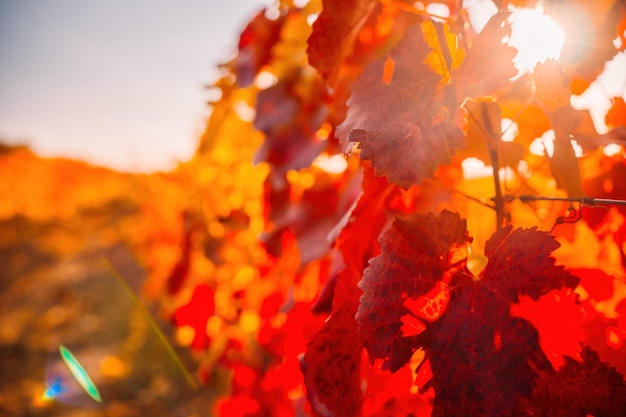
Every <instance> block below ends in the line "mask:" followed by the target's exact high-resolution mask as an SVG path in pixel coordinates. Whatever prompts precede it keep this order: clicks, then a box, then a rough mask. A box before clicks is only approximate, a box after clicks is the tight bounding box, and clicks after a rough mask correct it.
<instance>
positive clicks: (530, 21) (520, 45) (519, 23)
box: [509, 6, 565, 74]
mask: <svg viewBox="0 0 626 417" xmlns="http://www.w3.org/2000/svg"><path fill="white" fill-rule="evenodd" d="M512 10H513V12H512V13H511V17H510V18H509V20H510V22H511V28H512V30H511V37H510V39H509V44H510V45H511V46H513V47H515V48H516V49H517V56H516V57H515V59H514V60H513V63H514V64H515V67H516V68H517V69H518V70H519V72H520V74H524V73H526V72H530V71H532V70H533V69H534V68H535V65H536V64H537V63H538V62H543V61H545V60H546V59H548V58H555V59H558V58H559V55H560V54H561V49H563V43H564V41H565V35H564V33H563V29H561V27H559V25H558V24H557V23H556V22H555V21H554V20H553V19H552V18H551V17H550V16H547V15H545V14H544V13H543V7H541V6H538V7H537V8H534V9H531V8H512Z"/></svg>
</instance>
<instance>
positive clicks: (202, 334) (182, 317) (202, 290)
mask: <svg viewBox="0 0 626 417" xmlns="http://www.w3.org/2000/svg"><path fill="white" fill-rule="evenodd" d="M213 295H214V294H213V289H212V288H211V287H209V286H208V285H206V284H201V285H198V286H197V287H196V288H195V289H194V291H193V294H192V296H191V299H190V300H189V302H188V303H187V304H185V305H183V306H182V307H179V308H178V310H176V312H175V313H174V316H173V318H172V319H173V321H174V323H175V324H176V325H178V326H190V327H191V328H192V329H193V330H194V337H193V341H192V342H191V347H192V348H193V349H205V348H206V347H207V346H208V344H209V342H210V340H209V336H208V335H207V332H206V324H207V321H208V320H209V317H211V316H212V315H213V311H214V310H215V300H214V298H213Z"/></svg>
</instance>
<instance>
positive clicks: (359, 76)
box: [0, 0, 626, 417]
mask: <svg viewBox="0 0 626 417" xmlns="http://www.w3.org/2000/svg"><path fill="white" fill-rule="evenodd" d="M431 3H434V2H431V1H425V2H417V3H415V2H412V1H410V2H408V1H402V0H343V1H335V0H311V1H309V2H296V1H292V0H282V1H280V2H277V3H276V4H275V6H273V7H270V8H268V9H266V10H263V11H261V12H260V13H259V14H258V15H256V16H255V17H254V18H253V19H252V20H251V21H250V22H249V24H248V25H247V27H246V28H245V29H244V30H243V32H242V33H241V36H240V39H239V43H238V54H237V56H236V57H235V58H234V59H233V60H232V61H230V62H228V63H227V64H224V65H223V66H222V71H223V74H222V77H221V78H220V79H219V80H218V81H217V82H216V84H215V85H214V86H212V87H211V88H212V89H213V90H214V92H215V93H216V96H218V97H219V98H218V99H216V100H215V101H214V102H212V103H211V107H212V115H211V117H210V119H209V120H208V123H207V127H206V130H205V132H204V134H203V135H202V137H201V141H200V144H199V147H198V150H197V153H196V155H195V157H194V158H193V160H191V161H188V162H186V163H183V164H181V165H180V166H179V167H178V168H177V170H176V171H175V172H173V173H169V174H167V175H160V176H156V175H155V176H153V177H151V178H148V179H145V178H144V179H142V180H141V181H140V180H139V179H137V182H141V184H143V185H142V186H141V187H138V186H137V185H136V184H135V185H134V186H133V187H131V188H132V190H130V189H126V188H125V187H127V183H126V182H124V181H122V180H120V179H118V178H117V177H115V176H112V175H108V176H106V178H107V179H106V181H108V183H107V184H108V185H107V186H106V187H104V186H103V187H102V188H101V190H98V191H97V192H96V191H94V192H91V193H92V194H94V193H95V194H94V195H92V197H93V198H96V199H100V200H102V201H105V200H107V198H108V197H107V195H105V194H106V192H105V193H104V194H103V193H102V190H109V191H110V193H109V194H111V195H117V196H119V195H133V201H132V204H131V205H132V206H133V210H138V214H137V215H136V216H134V217H132V219H134V220H133V222H132V223H130V222H127V223H125V224H124V225H123V226H120V230H122V229H123V230H131V229H132V232H128V234H127V242H128V244H130V245H131V246H132V247H133V248H134V249H135V251H136V253H137V255H138V256H139V257H140V259H142V261H143V263H144V264H145V266H146V268H147V270H148V271H149V277H148V281H147V282H146V287H145V294H146V295H147V296H148V297H150V298H151V299H153V300H156V302H158V304H159V306H160V307H161V308H162V311H163V315H164V316H166V317H167V318H168V319H170V320H171V321H172V322H173V323H174V324H175V326H176V341H177V343H179V344H181V345H186V346H189V347H190V349H191V350H192V351H193V352H194V355H195V357H196V358H197V361H198V369H197V375H198V377H199V378H200V379H201V380H202V381H203V382H204V383H205V384H208V385H210V386H212V387H214V388H215V389H216V390H221V391H220V392H221V396H220V398H219V399H218V400H217V401H216V403H215V409H214V410H213V412H214V413H215V414H218V415H225V416H226V415H227V416H242V417H243V416H281V417H282V416H296V415H298V416H300V415H313V416H342V417H353V416H354V417H355V416H372V417H373V416H400V415H406V416H413V415H433V416H444V415H445V416H468V415H472V416H531V415H533V416H537V415H550V416H561V415H562V416H586V415H593V416H622V415H623V414H624V410H626V383H625V381H624V374H626V344H625V343H624V340H625V339H626V320H625V317H626V311H625V310H626V282H625V278H626V207H625V206H623V205H618V204H596V203H597V202H598V201H602V202H604V203H607V202H610V201H611V200H617V202H618V203H619V201H620V200H621V201H623V200H625V199H626V182H625V181H624V179H625V178H626V159H625V158H624V150H623V148H622V147H621V146H622V145H624V144H625V141H626V139H625V138H626V134H625V131H626V105H625V104H624V100H623V97H611V99H612V104H613V105H612V108H611V109H610V110H609V111H608V112H607V114H606V117H605V122H606V126H607V129H606V132H603V133H598V131H597V130H596V128H595V127H594V125H593V122H592V119H591V116H590V114H589V112H588V111H587V110H576V109H574V108H573V107H572V106H571V104H570V99H571V96H572V95H580V94H582V93H583V92H584V91H585V90H586V89H587V88H588V87H589V85H590V83H591V82H593V80H594V79H595V78H596V77H597V76H598V74H599V73H600V72H601V71H602V68H603V66H604V65H605V62H606V61H608V60H610V59H612V58H613V57H614V56H616V55H617V54H618V53H623V49H624V48H625V47H626V39H624V30H625V28H626V6H625V5H624V3H623V2H621V1H619V0H603V1H601V2H593V3H592V2H587V1H583V0H569V1H557V0H549V1H548V0H546V1H544V2H543V3H542V4H543V7H544V8H545V11H546V13H547V14H548V15H552V16H553V17H554V18H555V19H556V20H557V21H559V19H561V20H560V23H561V24H562V25H563V28H564V30H565V32H566V33H565V37H566V41H565V45H564V50H563V53H562V56H561V59H560V60H558V61H557V60H547V61H545V62H542V63H539V64H537V66H536V67H535V68H534V70H533V71H531V72H530V73H527V74H518V73H517V70H516V68H515V66H514V65H513V58H514V56H515V54H516V51H515V49H514V48H512V47H511V46H509V45H508V44H507V39H508V38H509V36H510V33H511V24H510V21H509V19H510V16H511V11H510V10H508V9H507V6H516V7H534V6H536V3H537V1H533V0H527V1H526V0H516V1H510V2H508V1H499V2H495V3H497V5H498V7H499V8H500V9H501V10H500V11H499V12H498V13H496V14H495V15H494V16H493V17H491V19H490V20H489V21H488V22H487V23H486V25H485V26H484V28H482V29H481V30H480V31H476V30H475V29H474V28H473V27H472V26H471V25H470V24H469V19H470V17H471V15H472V13H473V11H472V10H473V9H472V7H470V5H471V4H472V3H471V2H466V3H467V4H468V5H467V6H463V4H464V2H460V1H454V0H445V1H438V2H436V3H439V4H445V5H446V6H447V9H448V10H449V17H447V18H445V19H439V18H435V17H433V16H432V15H430V14H429V13H427V11H426V10H427V8H428V6H430V4H431ZM577 13H578V15H579V16H585V18H584V22H585V26H584V27H583V28H581V27H580V25H578V24H572V23H571V22H568V19H570V20H571V19H573V18H574V17H575V16H577ZM573 16H574V17H573ZM616 39H617V41H616ZM615 45H618V46H617V47H616V46H615ZM503 119H508V120H510V121H514V122H515V126H516V127H515V128H504V129H503V128H502V120H503ZM507 129H513V130H514V132H513V131H508V130H507ZM546 132H553V136H552V137H547V136H546V135H545V134H546ZM542 137H543V138H544V139H543V142H542V141H541V139H540V138H542ZM538 143H539V144H540V145H541V144H542V143H543V144H544V145H543V147H541V146H540V148H541V149H540V150H541V151H540V152H537V144H538ZM615 149H617V150H615ZM12 158H13V159H11V160H12V161H15V163H16V164H19V163H24V162H23V161H22V162H20V159H28V158H29V156H28V155H26V154H23V153H19V152H15V153H14V154H13V156H12ZM5 159H6V158H5ZM251 162H254V164H251ZM472 164H474V165H476V164H478V165H481V166H483V168H484V169H485V170H486V172H487V174H486V175H483V174H479V175H476V174H475V173H472V172H471V171H470V170H469V169H468V166H469V165H472ZM9 165H10V164H9ZM9 165H7V164H4V165H3V166H4V169H5V171H6V172H5V173H4V174H3V175H11V172H14V170H13V169H12V168H11V167H10V166H9ZM44 174H45V173H44ZM32 175H33V176H35V177H45V176H46V175H43V176H42V175H41V172H36V171H33V172H32ZM93 175H95V176H96V177H97V178H96V179H95V180H96V181H100V180H101V176H102V173H99V172H94V173H93ZM48 180H49V181H54V178H49V179H48ZM75 181H76V183H77V184H83V183H84V181H82V180H81V179H78V178H77V179H76V180H75ZM0 187H12V185H11V184H10V182H5V183H4V185H2V184H0ZM138 190H139V192H138ZM0 191H3V190H1V189H0ZM3 192H4V194H8V193H10V192H16V191H15V190H13V189H7V190H5V191H3ZM88 193H89V192H88V191H84V190H83V192H82V194H80V195H79V193H78V192H77V194H76V196H72V195H70V196H66V198H65V199H64V200H62V202H63V201H69V202H68V203H67V205H72V206H76V205H80V204H81V201H80V199H81V198H83V197H84V195H86V194H88ZM81 196H83V197H81ZM29 198H31V199H32V196H24V199H23V200H22V203H20V204H22V205H23V207H20V210H22V211H25V212H28V213H27V214H28V215H31V216H35V217H37V216H39V217H46V216H52V215H54V216H61V217H62V216H64V215H65V214H64V207H65V206H64V205H63V204H60V205H59V206H58V207H56V209H54V210H52V209H51V208H50V207H40V206H39V205H38V204H34V203H33V204H30V205H29V203H28V199H29ZM47 198H48V199H50V198H53V197H51V196H47ZM599 199H602V200H599ZM92 200H93V199H92ZM11 210H15V207H9V206H8V205H7V203H6V202H5V204H4V205H3V204H0V214H1V215H3V216H5V215H7V213H8V214H11ZM52 211H54V213H52ZM138 219H139V221H136V220H138ZM122 233H125V232H122Z"/></svg>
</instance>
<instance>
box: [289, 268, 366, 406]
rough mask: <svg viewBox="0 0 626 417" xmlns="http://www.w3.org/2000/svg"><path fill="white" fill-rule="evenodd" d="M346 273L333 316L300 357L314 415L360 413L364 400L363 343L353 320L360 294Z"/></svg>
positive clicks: (338, 285)
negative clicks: (362, 382)
mask: <svg viewBox="0 0 626 417" xmlns="http://www.w3.org/2000/svg"><path fill="white" fill-rule="evenodd" d="M345 274H346V271H344V273H343V274H341V275H340V276H339V278H338V283H337V285H336V287H335V300H336V301H335V303H334V306H333V307H334V308H333V312H332V314H331V316H330V318H329V319H328V320H327V321H326V323H324V327H323V328H322V330H320V332H319V333H318V334H317V335H316V336H315V337H314V338H313V339H312V340H311V341H310V342H309V344H308V345H307V351H306V353H305V354H304V357H303V358H302V360H301V365H300V368H301V370H302V373H303V375H304V383H305V385H306V387H307V397H308V398H309V401H310V403H311V406H312V408H313V411H314V415H315V416H327V417H332V416H345V417H352V416H358V415H360V411H361V406H362V403H363V391H362V389H361V350H362V345H361V340H360V337H359V331H358V327H357V323H356V321H355V319H354V315H355V313H356V310H357V306H358V295H357V291H356V287H352V285H353V284H352V285H351V284H350V280H349V278H347V277H346V275H345ZM337 335H341V337H337Z"/></svg>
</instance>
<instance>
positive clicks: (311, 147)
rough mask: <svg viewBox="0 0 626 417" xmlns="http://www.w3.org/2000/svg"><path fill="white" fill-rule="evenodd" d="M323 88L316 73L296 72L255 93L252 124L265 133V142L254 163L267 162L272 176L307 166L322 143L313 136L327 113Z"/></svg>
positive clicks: (319, 149)
mask: <svg viewBox="0 0 626 417" xmlns="http://www.w3.org/2000/svg"><path fill="white" fill-rule="evenodd" d="M302 86H306V87H304V88H303V87H302ZM325 91H326V90H325V86H324V84H323V82H322V81H321V79H320V78H319V76H316V77H313V78H310V77H309V76H308V75H306V74H304V73H301V72H299V71H298V72H296V73H295V74H291V75H290V76H289V77H285V78H284V79H282V80H281V81H280V82H279V83H278V84H276V85H274V86H272V87H269V88H267V89H265V90H263V91H261V92H260V93H259V94H258V95H257V103H256V116H255V119H254V127H255V129H257V130H260V131H261V132H263V133H264V134H265V141H264V142H263V144H262V145H261V147H260V148H259V149H258V150H257V152H256V154H255V155H254V159H253V161H254V163H258V162H261V161H267V162H269V163H270V164H271V165H272V176H274V177H283V176H284V175H285V174H286V173H287V171H289V170H290V169H300V168H305V167H308V166H309V165H311V162H313V160H314V159H315V157H316V156H318V155H319V153H320V152H321V151H322V150H323V149H324V147H325V146H326V141H323V140H320V139H319V138H318V137H317V136H316V135H315V133H316V131H317V130H318V129H319V128H320V126H321V125H322V122H323V121H324V119H325V118H326V115H327V113H328V109H327V108H326V105H325V97H326V92H325Z"/></svg>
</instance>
